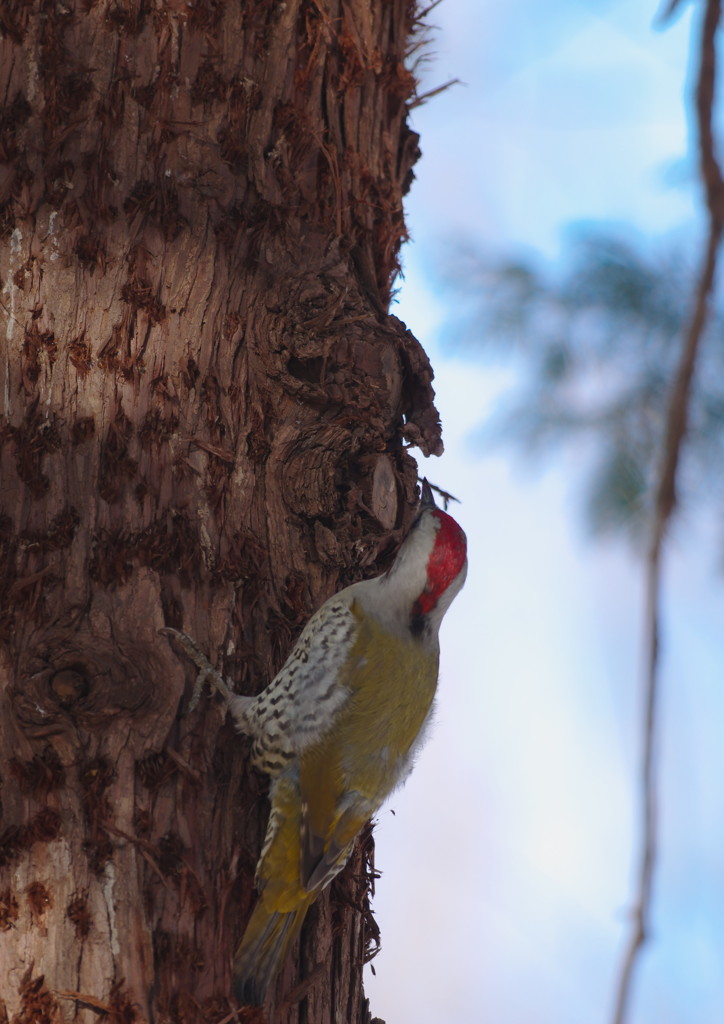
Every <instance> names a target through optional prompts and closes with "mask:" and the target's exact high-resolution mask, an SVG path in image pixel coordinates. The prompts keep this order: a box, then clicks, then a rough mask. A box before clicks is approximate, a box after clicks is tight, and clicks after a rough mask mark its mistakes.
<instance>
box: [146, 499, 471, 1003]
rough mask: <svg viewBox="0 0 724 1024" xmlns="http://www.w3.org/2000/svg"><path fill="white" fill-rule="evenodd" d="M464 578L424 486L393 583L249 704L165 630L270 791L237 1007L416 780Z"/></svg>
mask: <svg viewBox="0 0 724 1024" xmlns="http://www.w3.org/2000/svg"><path fill="white" fill-rule="evenodd" d="M466 572H467V559H466V539H465V534H464V533H463V531H462V529H461V528H460V527H459V526H458V524H457V523H456V522H455V520H454V519H453V518H452V517H451V516H449V515H447V513H445V512H443V511H442V510H441V509H439V508H437V507H436V506H435V502H434V499H433V496H432V489H431V488H430V485H429V484H428V483H427V481H426V480H425V481H423V486H422V500H421V503H420V508H419V512H418V515H417V517H416V519H415V521H414V522H413V524H412V527H411V529H410V532H409V533H408V535H407V536H406V538H405V540H404V542H403V544H402V546H401V547H400V549H399V551H398V553H397V556H396V558H395V560H394V562H393V564H392V566H391V567H390V569H389V570H388V571H387V572H386V573H384V574H383V575H382V576H377V577H376V578H374V579H370V580H363V581H362V582H360V583H353V584H352V586H350V587H347V588H346V589H344V590H341V591H339V593H337V594H336V595H335V596H333V597H331V598H329V600H328V601H326V602H325V603H324V604H323V605H322V606H321V608H320V609H319V611H317V612H316V614H314V615H313V616H312V618H311V619H310V620H309V622H308V623H307V625H306V627H305V628H304V630H303V632H302V634H301V636H300V637H299V640H298V641H297V643H296V645H295V646H294V648H293V650H292V652H291V654H290V655H289V657H288V658H287V660H286V662H285V663H284V665H283V666H282V668H281V670H280V671H279V673H278V674H277V675H276V676H275V678H274V679H273V680H272V682H271V683H270V684H269V685H268V686H267V688H266V689H265V690H263V691H262V692H261V693H260V694H259V695H258V696H257V697H241V696H239V695H237V694H235V693H233V692H232V691H231V690H230V689H229V687H228V686H227V684H226V683H225V681H224V680H223V679H222V678H221V676H220V675H219V674H218V673H217V672H216V671H215V670H214V669H213V668H212V666H211V665H210V663H209V662H208V661H207V660H206V658H205V657H204V655H203V654H202V653H201V651H200V650H199V649H198V647H197V646H196V644H195V643H194V641H193V640H191V638H190V637H188V636H187V635H186V634H184V633H179V632H177V631H175V630H171V629H166V630H164V631H163V632H165V633H168V634H170V636H171V637H172V638H173V639H174V640H175V641H176V643H177V644H178V645H179V646H180V647H181V648H182V649H183V650H184V651H185V652H186V653H187V655H189V656H190V657H191V658H192V660H193V661H194V662H195V663H196V665H197V666H198V668H199V676H198V678H197V681H196V687H195V690H194V698H193V699H192V706H193V704H194V703H195V701H196V700H198V696H199V693H200V690H201V687H202V686H203V683H204V682H205V681H206V680H208V681H210V682H211V683H212V685H213V686H215V687H216V688H217V689H218V690H219V691H220V692H221V694H222V696H223V697H224V699H225V700H226V703H227V706H228V708H229V710H230V712H231V715H232V717H233V719H234V722H235V725H236V727H237V729H238V730H239V731H240V732H242V733H245V734H247V735H249V736H250V737H252V740H253V744H252V760H253V763H254V764H255V766H256V767H257V768H259V769H261V771H263V772H265V773H266V774H267V775H268V776H269V778H270V791H269V799H270V802H271V812H270V815H269V823H268V827H267V832H266V837H265V840H264V844H263V848H262V851H261V856H260V858H259V863H258V865H257V869H256V886H257V888H258V890H259V898H258V901H257V904H256V907H255V909H254V911H253V913H252V916H251V919H250V921H249V924H248V925H247V928H246V931H245V933H244V936H243V938H242V940H241V944H240V945H239V947H238V949H237V951H236V955H235V957H234V969H233V980H234V993H235V995H236V998H237V1000H238V1002H239V1003H240V1005H243V1006H258V1005H261V1004H262V1003H263V1002H264V996H265V992H266V989H267V987H268V985H269V983H270V982H271V981H272V979H273V978H274V976H275V974H276V972H277V970H278V968H279V967H280V966H281V964H282V962H283V961H284V959H285V957H286V955H287V953H288V951H289V949H290V946H291V944H292V942H293V941H294V939H295V938H296V937H297V935H298V934H299V931H300V929H301V926H302V922H303V921H304V917H305V915H306V913H307V910H308V908H309V906H310V905H311V904H312V903H313V902H314V900H315V899H316V898H317V896H318V895H319V893H320V892H321V891H322V889H324V887H325V886H326V885H328V884H329V882H330V881H331V880H332V879H333V878H334V877H335V875H336V874H337V873H338V872H339V871H341V870H342V868H343V867H344V865H345V864H346V862H347V860H348V858H349V856H350V854H351V852H352V847H353V845H354V841H355V838H356V836H357V834H358V833H359V832H360V830H361V829H362V827H363V826H364V824H365V823H366V822H367V821H368V820H369V818H370V817H371V816H372V815H373V814H374V813H375V812H376V811H377V810H378V809H379V807H380V805H381V804H382V802H383V801H384V800H385V798H386V797H387V796H389V794H390V793H391V792H392V791H393V790H394V789H395V788H396V787H397V786H398V785H399V784H400V783H401V782H402V781H404V779H405V778H406V776H407V774H408V773H409V771H410V770H411V767H412V761H413V758H414V755H415V751H416V749H417V748H418V746H419V744H420V741H421V739H422V736H423V734H424V732H425V724H426V722H427V721H428V719H429V717H430V713H431V710H432V705H433V699H434V697H435V690H436V688H437V679H438V661H439V645H438V631H439V628H440V623H441V621H442V618H443V616H444V615H445V612H446V611H447V610H448V608H449V607H450V604H451V602H452V600H453V598H454V597H455V595H456V594H457V593H458V591H459V590H460V588H461V587H462V585H463V583H464V581H465V574H466Z"/></svg>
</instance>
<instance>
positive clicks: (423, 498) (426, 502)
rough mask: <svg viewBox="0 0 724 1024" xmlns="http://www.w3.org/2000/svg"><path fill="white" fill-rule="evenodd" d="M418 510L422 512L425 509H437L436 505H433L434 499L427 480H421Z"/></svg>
mask: <svg viewBox="0 0 724 1024" xmlns="http://www.w3.org/2000/svg"><path fill="white" fill-rule="evenodd" d="M420 508H421V509H423V510H424V509H427V508H437V505H436V504H435V498H434V496H433V493H432V487H430V485H429V483H428V482H427V479H423V481H422V492H421V494H420Z"/></svg>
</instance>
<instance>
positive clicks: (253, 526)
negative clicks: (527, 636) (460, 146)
mask: <svg viewBox="0 0 724 1024" xmlns="http://www.w3.org/2000/svg"><path fill="white" fill-rule="evenodd" d="M414 19H415V12H414V6H413V4H412V3H411V2H409V0H287V2H285V3H277V2H275V0H264V2H261V0H259V2H254V3H252V2H246V3H238V2H233V3H232V2H225V0H191V2H186V0H184V2H183V3H176V2H170V3H169V2H164V3H160V2H155V0H66V2H63V3H57V2H56V0H52V2H51V0H34V2H28V0H6V2H4V3H3V4H2V6H1V7H0V159H1V160H2V161H3V163H2V164H1V165H0V709H1V710H0V779H1V783H2V788H1V790H0V795H1V797H2V812H1V813H2V817H1V818H0V978H2V979H6V981H4V982H3V983H2V985H0V1020H2V1019H9V1020H21V1019H22V1020H23V1021H31V1020H40V1019H41V1017H42V1019H43V1020H45V1021H66V1020H74V1021H81V1022H89V1021H95V1020H97V1016H98V1012H99V1011H102V1012H105V1013H107V1014H108V1015H109V1016H113V1017H114V1019H115V1017H117V1018H118V1019H119V1020H124V1021H129V1022H130V1021H137V1022H144V1021H150V1020H151V1019H153V1020H155V1021H157V1022H162V1021H173V1022H181V1024H195V1022H201V1021H204V1022H209V1021H212V1022H213V1021H217V1022H218V1021H221V1020H222V1019H224V1018H227V1017H228V1014H229V1012H230V1009H231V1005H230V1002H229V998H228V997H229V991H230V986H229V967H230V958H231V953H232V950H233V948H234V946H235V944H236V941H237V940H238V938H239V936H240V934H241V932H242V930H243V926H244V924H245V921H246V919H247V918H248V915H249V912H250V909H251V906H252V903H253V899H254V894H253V887H252V875H253V869H254V864H255V861H256V857H257V854H258V850H259V846H260V842H261V837H262V830H263V826H264V822H265V817H266V804H265V801H264V799H263V789H262V785H261V782H260V780H259V778H257V777H256V776H255V775H254V773H253V772H252V770H251V769H250V768H249V767H248V765H247V761H246V758H245V757H244V756H243V746H242V744H241V743H240V742H239V740H238V738H237V737H235V736H234V735H233V734H232V731H231V729H230V727H229V725H228V724H225V723H223V722H222V720H221V717H220V715H219V714H218V711H217V710H216V708H215V707H214V706H213V705H212V704H210V703H209V702H208V701H205V702H202V705H201V707H200V708H199V710H197V711H195V712H194V713H193V714H192V715H190V716H189V715H185V714H184V711H185V700H184V695H185V694H186V695H187V693H188V691H187V689H186V683H187V680H186V679H185V678H184V676H183V674H182V668H181V666H180V664H179V662H178V660H177V659H176V658H175V657H174V656H173V655H172V653H171V652H170V650H169V648H168V646H167V644H166V642H165V641H164V640H162V639H160V638H159V637H158V635H157V630H158V629H159V628H160V627H162V626H164V625H170V626H174V627H177V628H184V629H186V630H188V631H189V632H190V633H192V634H193V635H194V636H195V637H197V638H198V639H199V640H200V641H201V642H202V643H203V644H204V646H205V647H206V649H207V651H208V652H209V653H210V655H211V657H212V660H213V661H214V662H215V663H216V664H217V665H218V666H219V667H220V668H221V670H222V671H223V672H224V673H225V674H226V675H228V676H229V677H231V678H232V679H233V680H234V681H235V684H236V686H237V688H238V689H239V690H240V691H242V692H245V693H254V692H256V691H258V690H259V689H261V687H262V686H263V685H264V684H265V683H266V681H268V679H269V678H270V677H271V675H272V673H273V671H274V670H275V669H276V668H278V667H279V665H280V664H281V662H282V660H283V658H284V657H285V655H286V654H287V652H288V651H289V648H290V646H291V643H292V641H293V639H294V638H295V636H296V635H297V633H298V632H299V629H300V627H301V625H302V623H303V622H304V621H305V619H306V618H307V616H308V615H309V613H310V612H311V611H312V610H313V608H314V607H315V606H316V605H318V604H319V603H320V601H321V600H322V598H324V597H326V596H328V595H329V594H330V593H331V592H332V591H333V590H334V589H335V588H336V587H338V586H341V585H343V584H345V583H349V582H352V581H353V580H354V579H355V578H359V576H361V575H362V574H369V573H371V572H373V571H378V570H379V569H380V568H382V567H383V566H384V564H385V562H386V560H387V559H388V558H389V556H390V554H391V553H392V550H393V549H394V542H395V539H396V537H397V536H398V535H399V533H400V532H401V530H402V529H403V528H404V526H405V525H406V522H407V518H408V508H409V502H410V499H411V497H412V493H413V488H414V484H415V480H416V469H415V465H414V462H413V460H412V459H411V458H410V457H409V456H408V455H407V454H406V451H405V448H406V447H407V445H409V444H410V443H414V444H417V445H419V446H420V447H421V449H422V450H423V451H425V452H439V451H440V450H441V442H440V434H439V424H438V420H437V414H436V412H435V409H434V407H433V405H432V390H431V386H430V382H431V378H432V373H431V370H430V367H429V364H428V362H427V359H426V357H425V355H424V353H423V352H422V350H421V348H420V346H419V345H418V343H417V342H416V340H415V339H414V338H413V337H412V335H411V334H409V333H408V332H407V331H406V329H405V327H404V325H403V324H401V323H400V322H399V321H398V320H396V319H395V318H394V317H391V316H389V315H388V314H387V313H386V310H387V306H388V303H389V298H390V294H391V288H392V283H393V281H394V278H395V275H396V274H397V272H398V269H399V266H398V251H399V247H400V244H401V242H402V241H403V240H404V238H405V226H404V221H403V213H402V196H403V194H404V192H405V191H406V189H407V187H408V186H409V184H410V181H411V178H412V172H411V167H412V164H413V163H414V161H415V159H416V157H417V153H418V150H417V136H416V135H415V134H414V133H413V132H411V131H410V130H409V128H408V127H407V125H406V120H405V117H406V110H407V103H408V101H409V100H410V98H411V96H412V93H413V91H414V81H413V79H412V76H411V74H410V72H409V71H408V70H407V69H406V68H405V64H404V54H405V48H406V46H407V45H408V42H409V36H410V33H411V32H412V31H413V30H414V29H415V27H416V26H415V20H414ZM371 858H372V846H371V838H370V837H367V838H366V839H365V842H364V844H360V848H359V850H358V853H357V856H356V858H355V859H354V860H353V862H352V864H351V865H350V867H349V869H348V870H347V872H346V873H345V874H344V876H342V878H341V879H340V881H339V883H338V884H337V885H336V886H335V887H334V888H333V891H332V893H331V895H330V894H327V896H326V897H325V898H324V899H323V900H321V901H320V902H319V904H318V905H316V906H315V908H314V910H313V912H312V913H311V914H310V917H309V922H308V924H307V926H306V928H305V931H304V933H303V936H302V940H301V943H300V948H299V951H298V954H297V962H296V963H290V964H288V965H287V967H286V969H285V971H283V972H282V975H281V977H280V979H279V983H278V987H277V991H276V993H275V994H274V996H273V1000H272V1003H273V1005H272V1006H271V1008H270V1010H269V1013H268V1019H269V1020H273V1021H278V1022H281V1024H297V1022H300V1024H301V1022H310V1024H311V1022H313V1024H324V1022H326V1021H330V1022H331V1021H339V1020H344V1021H350V1022H367V1021H368V1020H369V1012H368V1009H367V1004H366V1000H365V999H364V995H363V992H362V988H361V964H362V961H363V959H364V956H365V952H366V948H367V944H370V943H371V944H372V945H374V944H375V943H376V942H377V934H376V930H375V927H374V923H373V922H372V921H371V918H370V914H369V889H370V885H371V884H372V879H373V877H374V871H373V867H372V860H371Z"/></svg>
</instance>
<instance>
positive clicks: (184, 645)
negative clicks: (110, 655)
mask: <svg viewBox="0 0 724 1024" xmlns="http://www.w3.org/2000/svg"><path fill="white" fill-rule="evenodd" d="M159 633H165V634H166V636H168V637H170V639H171V641H172V642H173V645H174V646H175V647H176V648H177V649H178V650H180V651H183V653H184V654H185V655H186V656H187V657H188V658H190V659H191V661H193V663H194V665H195V666H196V668H197V669H198V670H199V672H198V675H197V676H196V682H195V683H194V689H193V693H192V694H191V700H190V701H189V708H188V709H189V712H191V711H193V710H194V709H195V707H196V705H197V704H198V703H199V700H200V699H201V691H202V690H203V688H204V683H205V682H207V681H208V682H209V683H210V684H211V685H212V686H214V687H216V689H217V690H218V691H219V693H220V694H221V696H222V697H223V698H224V700H225V701H226V703H227V706H229V707H231V706H232V704H233V703H234V701H235V700H236V699H238V698H237V695H236V694H235V693H233V692H232V690H231V689H230V687H229V686H228V685H227V683H226V680H225V679H224V678H223V676H221V675H220V673H218V672H217V671H216V669H215V668H214V666H213V665H212V664H211V662H210V661H209V659H208V658H207V657H206V655H205V654H204V652H203V651H202V650H201V648H200V647H199V646H198V644H197V643H196V641H195V640H192V639H191V637H190V636H189V635H188V633H182V632H181V631H180V630H178V629H171V627H170V626H164V627H163V629H160V630H159Z"/></svg>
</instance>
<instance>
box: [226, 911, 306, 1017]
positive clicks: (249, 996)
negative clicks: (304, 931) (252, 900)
mask: <svg viewBox="0 0 724 1024" xmlns="http://www.w3.org/2000/svg"><path fill="white" fill-rule="evenodd" d="M308 906H309V903H308V902H306V901H305V902H304V903H303V904H302V906H301V907H299V908H298V909H297V910H293V911H291V912H290V913H288V914H275V913H269V911H268V910H267V909H266V908H265V907H264V903H263V900H259V902H258V903H257V905H256V909H255V910H254V913H253V914H252V915H251V920H250V921H249V924H248V925H247V928H246V931H245V932H244V937H243V939H242V940H241V943H240V945H239V948H238V949H237V951H236V955H235V957H234V995H235V996H236V998H237V1001H238V1003H239V1005H240V1006H261V1005H262V1003H263V1002H264V996H265V994H266V990H267V987H268V986H269V983H270V982H271V981H272V979H273V978H274V975H275V974H276V972H277V969H278V968H279V967H281V965H282V962H283V961H284V959H285V957H286V955H287V953H288V952H289V948H290V946H291V945H292V943H293V942H294V940H295V939H296V937H297V935H298V934H299V931H300V929H301V927H302V923H303V921H304V918H305V915H306V913H307V907H308Z"/></svg>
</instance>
